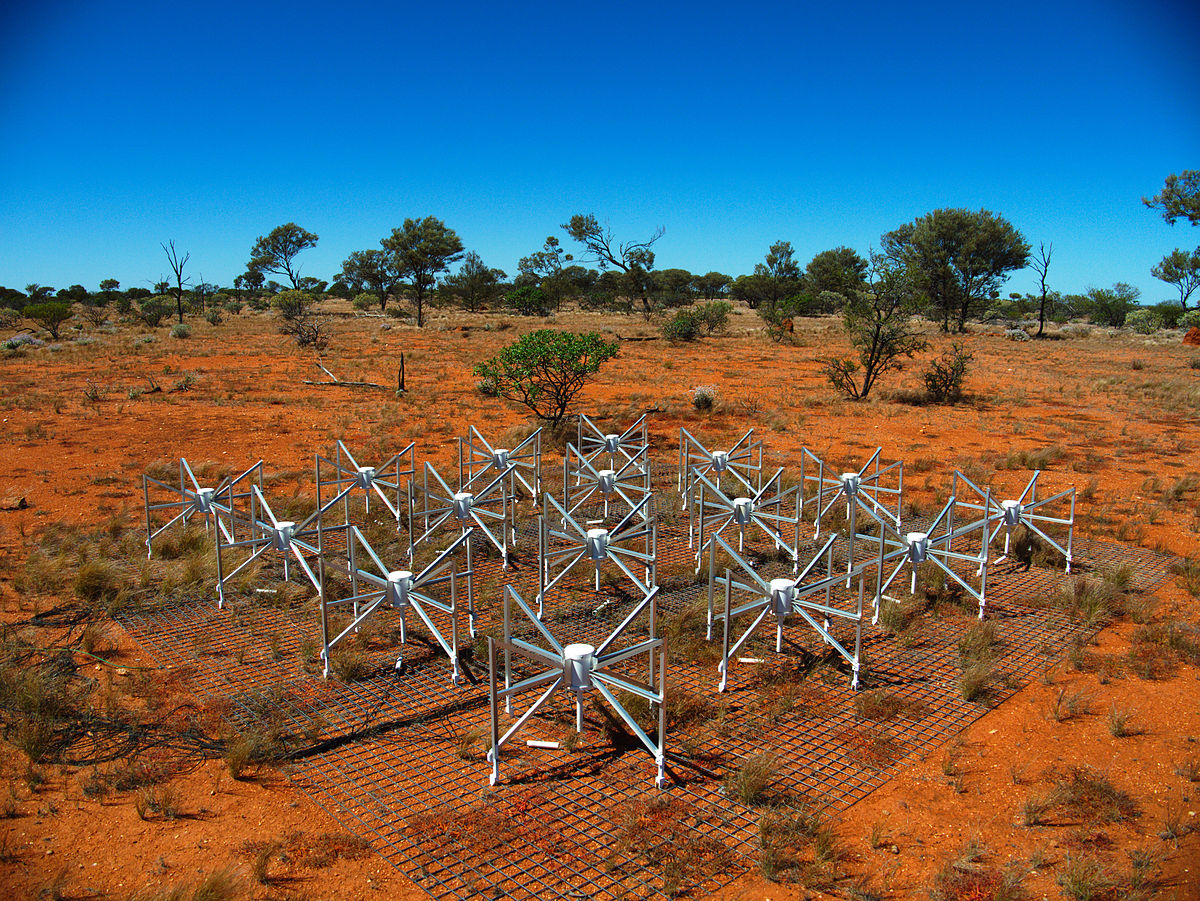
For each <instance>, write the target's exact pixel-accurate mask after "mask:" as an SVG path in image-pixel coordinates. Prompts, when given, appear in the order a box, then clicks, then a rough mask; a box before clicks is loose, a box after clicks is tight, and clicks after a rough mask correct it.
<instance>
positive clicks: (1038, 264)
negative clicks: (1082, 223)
mask: <svg viewBox="0 0 1200 901" xmlns="http://www.w3.org/2000/svg"><path fill="white" fill-rule="evenodd" d="M1053 254H1054V245H1053V244H1050V245H1049V246H1047V244H1046V242H1045V241H1039V242H1038V249H1037V256H1035V257H1032V258H1031V259H1030V261H1029V265H1030V266H1032V267H1033V271H1034V272H1036V273H1037V274H1038V277H1039V278H1040V279H1041V281H1042V302H1041V304H1040V305H1039V307H1038V330H1037V335H1036V336H1035V337H1038V338H1040V337H1042V332H1043V331H1044V330H1045V328H1046V297H1047V293H1048V292H1047V290H1046V273H1047V272H1048V271H1049V269H1050V257H1051V256H1052V255H1053Z"/></svg>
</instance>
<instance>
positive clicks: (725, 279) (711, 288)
mask: <svg viewBox="0 0 1200 901" xmlns="http://www.w3.org/2000/svg"><path fill="white" fill-rule="evenodd" d="M693 283H694V285H695V288H696V292H697V293H698V294H699V295H700V296H701V297H703V298H704V299H705V300H716V299H717V298H720V297H724V296H725V295H726V294H728V293H729V287H730V285H732V284H733V279H732V278H730V277H729V276H728V275H726V274H725V273H724V272H706V273H705V274H704V275H697V276H695V278H694V279H693Z"/></svg>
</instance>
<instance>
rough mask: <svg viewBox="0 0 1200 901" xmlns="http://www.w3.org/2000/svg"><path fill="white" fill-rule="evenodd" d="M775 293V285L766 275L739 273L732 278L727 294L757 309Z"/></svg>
mask: <svg viewBox="0 0 1200 901" xmlns="http://www.w3.org/2000/svg"><path fill="white" fill-rule="evenodd" d="M774 293H775V285H774V283H773V282H772V281H771V277H770V276H768V275H739V276H738V277H737V278H735V279H734V280H733V285H732V286H731V287H730V289H729V296H730V297H732V298H733V299H734V300H740V301H742V302H743V303H745V304H746V306H748V307H749V308H750V309H752V310H757V309H758V308H759V307H761V306H763V304H765V303H767V302H768V300H769V299H770V298H771V297H772V296H773V295H774Z"/></svg>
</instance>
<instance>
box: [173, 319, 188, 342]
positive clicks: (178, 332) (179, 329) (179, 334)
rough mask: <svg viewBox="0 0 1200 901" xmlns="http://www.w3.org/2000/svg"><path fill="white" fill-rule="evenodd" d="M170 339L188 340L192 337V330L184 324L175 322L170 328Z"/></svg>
mask: <svg viewBox="0 0 1200 901" xmlns="http://www.w3.org/2000/svg"><path fill="white" fill-rule="evenodd" d="M171 337H172V338H181V339H182V338H190V337H192V330H191V328H189V327H188V326H187V325H186V324H185V323H182V322H176V323H175V324H174V325H173V326H171Z"/></svg>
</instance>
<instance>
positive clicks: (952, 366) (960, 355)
mask: <svg viewBox="0 0 1200 901" xmlns="http://www.w3.org/2000/svg"><path fill="white" fill-rule="evenodd" d="M974 358H975V357H974V355H973V354H971V353H969V352H968V351H967V349H966V348H965V347H963V346H962V345H961V344H958V343H955V344H953V345H951V347H950V349H949V350H948V351H946V352H945V353H944V354H942V355H941V356H940V357H938V358H937V359H935V360H931V361H930V363H929V368H928V369H926V370H925V373H924V379H925V391H926V393H927V394H928V395H929V399H930V400H931V401H933V403H935V404H952V403H955V402H956V401H958V400H959V399H961V398H962V390H963V382H964V381H965V380H966V378H967V367H968V366H969V365H970V363H971V361H972V360H973V359H974Z"/></svg>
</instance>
